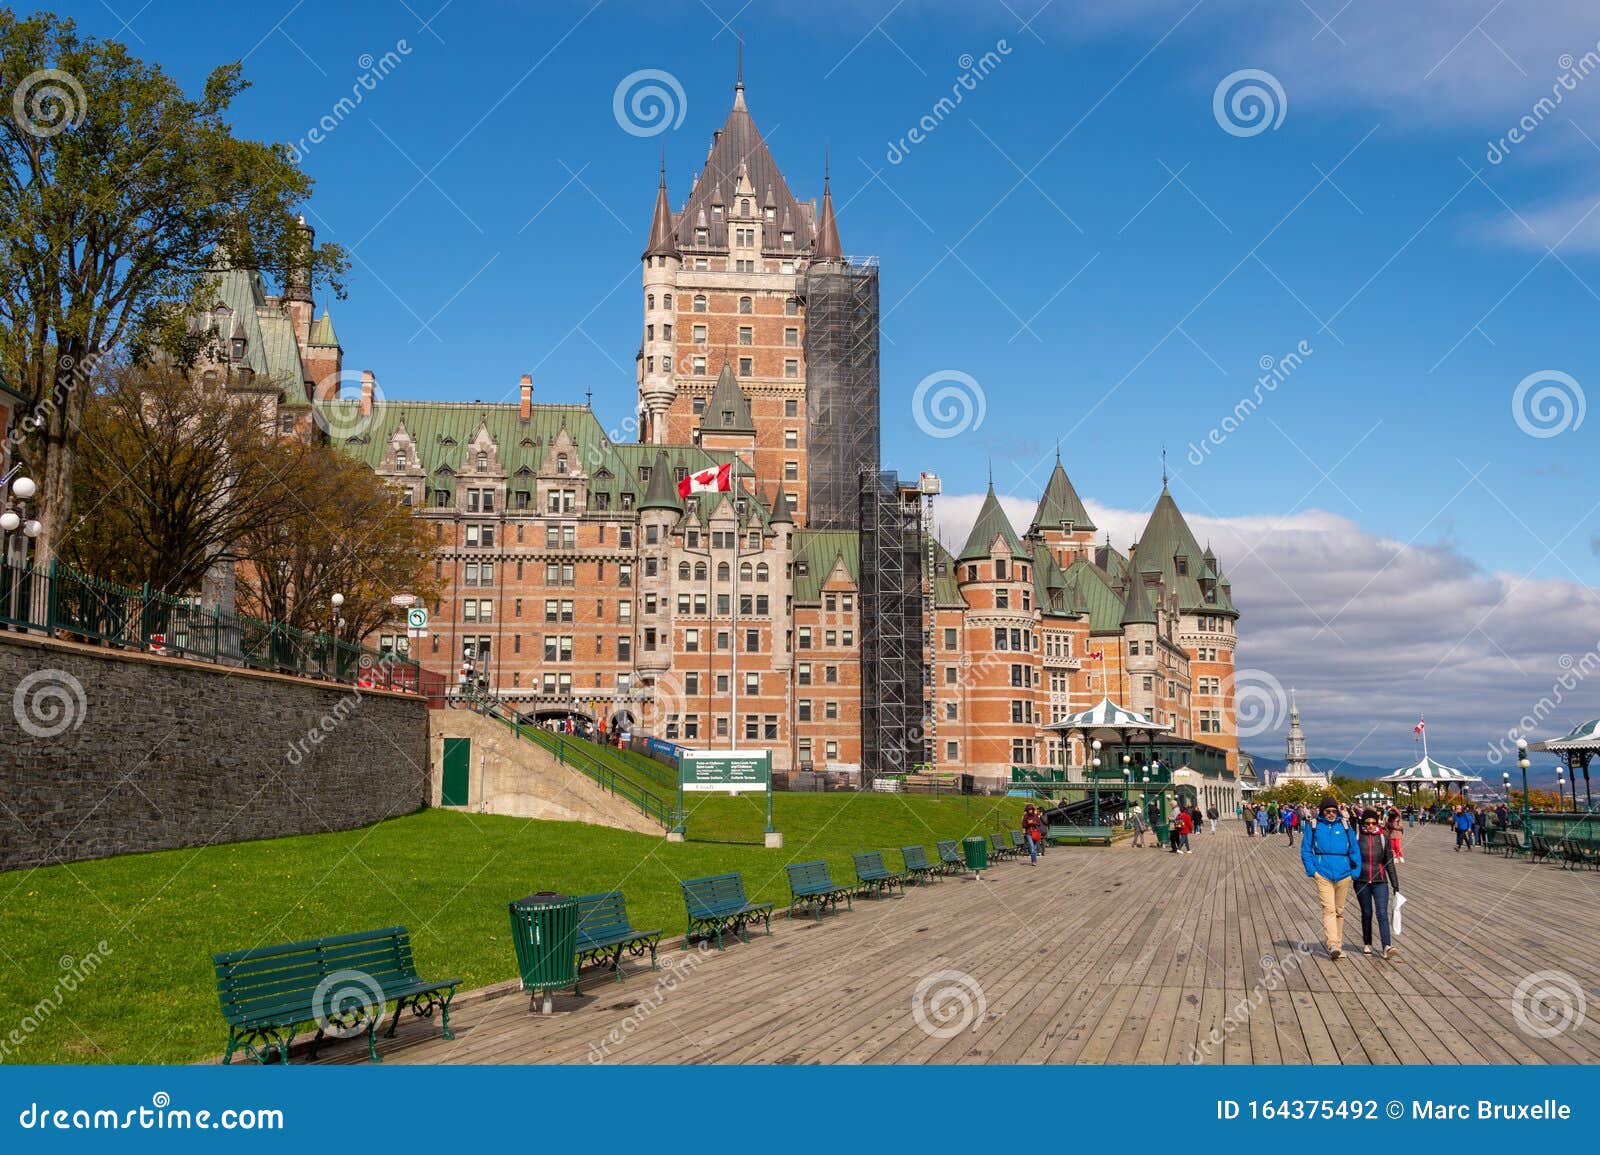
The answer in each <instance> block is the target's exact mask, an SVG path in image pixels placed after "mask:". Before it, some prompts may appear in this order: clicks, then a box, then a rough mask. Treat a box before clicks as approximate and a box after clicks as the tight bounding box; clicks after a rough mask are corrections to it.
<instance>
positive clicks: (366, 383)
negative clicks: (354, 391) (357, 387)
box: [361, 369, 375, 417]
mask: <svg viewBox="0 0 1600 1155" xmlns="http://www.w3.org/2000/svg"><path fill="white" fill-rule="evenodd" d="M374 384H375V382H374V381H373V379H372V370H371V369H363V370H361V416H363V417H371V416H372V389H373V386H374Z"/></svg>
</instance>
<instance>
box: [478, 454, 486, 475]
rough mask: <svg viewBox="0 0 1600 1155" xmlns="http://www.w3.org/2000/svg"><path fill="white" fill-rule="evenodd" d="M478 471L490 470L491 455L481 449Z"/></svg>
mask: <svg viewBox="0 0 1600 1155" xmlns="http://www.w3.org/2000/svg"><path fill="white" fill-rule="evenodd" d="M478 472H479V473H488V472H489V455H488V454H487V453H484V452H482V451H481V450H480V451H479V453H478Z"/></svg>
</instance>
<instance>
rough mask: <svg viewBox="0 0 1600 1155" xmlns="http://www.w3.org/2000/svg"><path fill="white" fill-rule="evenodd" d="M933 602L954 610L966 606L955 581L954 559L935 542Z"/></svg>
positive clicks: (958, 585) (959, 585)
mask: <svg viewBox="0 0 1600 1155" xmlns="http://www.w3.org/2000/svg"><path fill="white" fill-rule="evenodd" d="M933 600H934V602H935V604H937V605H940V606H950V607H953V608H956V609H963V608H965V607H966V604H967V600H966V599H965V598H963V597H962V596H961V584H960V583H959V582H958V581H956V559H955V558H953V557H951V556H950V551H949V550H947V549H945V548H944V546H942V545H940V544H939V543H938V542H937V541H936V542H934V543H933Z"/></svg>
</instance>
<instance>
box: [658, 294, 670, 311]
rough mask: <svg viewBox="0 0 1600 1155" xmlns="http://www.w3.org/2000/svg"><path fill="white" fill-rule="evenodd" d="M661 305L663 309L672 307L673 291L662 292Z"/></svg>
mask: <svg viewBox="0 0 1600 1155" xmlns="http://www.w3.org/2000/svg"><path fill="white" fill-rule="evenodd" d="M661 307H662V308H663V309H670V308H672V294H671V293H662V294H661Z"/></svg>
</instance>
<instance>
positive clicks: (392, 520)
mask: <svg viewBox="0 0 1600 1155" xmlns="http://www.w3.org/2000/svg"><path fill="white" fill-rule="evenodd" d="M294 489H295V495H294V500H293V502H292V503H291V504H290V506H289V507H288V508H286V509H285V510H284V517H283V518H282V519H281V520H280V521H276V522H273V523H269V524H263V525H258V526H256V527H255V528H253V529H252V530H251V531H250V532H248V533H247V534H245V535H244V537H243V538H242V539H241V540H240V542H239V543H238V544H239V550H238V552H239V555H240V556H241V557H242V558H244V559H245V561H246V563H247V564H245V565H242V566H240V567H239V573H238V576H239V608H240V610H241V611H243V612H244V613H247V614H251V615H253V616H255V617H259V618H267V619H271V620H275V621H281V622H287V623H288V624H289V625H292V626H296V627H299V628H301V629H306V630H315V631H319V632H324V633H326V632H328V630H329V629H330V625H331V619H332V600H331V599H332V597H333V595H334V594H335V593H341V594H343V595H344V605H343V606H342V607H341V608H340V611H339V617H340V619H341V620H342V622H343V623H344V624H343V626H342V627H341V628H340V630H339V636H340V637H341V638H344V639H346V640H350V641H359V640H361V639H363V638H365V637H366V636H367V635H368V634H370V633H371V632H372V631H373V630H375V629H377V627H379V626H380V625H382V624H383V623H384V622H386V621H388V620H390V619H391V618H393V617H394V615H395V610H394V608H393V606H392V605H391V604H390V601H389V599H390V598H391V597H393V596H394V595H395V594H397V593H410V594H414V595H416V597H417V598H418V600H419V601H421V602H423V603H431V602H433V601H435V600H437V598H438V596H439V593H440V588H439V583H438V582H436V581H435V580H434V578H433V572H432V566H431V565H429V564H428V558H429V555H430V543H429V541H428V536H427V526H426V525H425V524H424V523H423V522H422V520H421V519H420V518H417V517H414V516H412V513H411V510H410V509H409V508H407V507H406V506H403V505H401V504H400V503H399V502H398V501H397V500H396V499H395V493H394V491H393V490H392V489H391V488H390V487H389V485H388V484H387V483H386V482H384V481H383V480H382V479H381V478H379V477H378V476H377V475H376V474H375V473H373V472H372V471H371V470H370V469H368V468H367V467H366V466H365V465H363V464H362V463H361V462H359V461H355V460H352V459H350V458H348V457H345V456H344V455H342V454H340V453H339V452H338V451H337V450H335V449H333V448H331V447H328V446H317V447H316V448H315V450H314V451H313V452H312V453H310V454H308V456H307V459H306V461H305V463H304V468H303V469H302V470H301V471H300V472H299V473H298V474H297V475H296V477H295V486H294Z"/></svg>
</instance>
